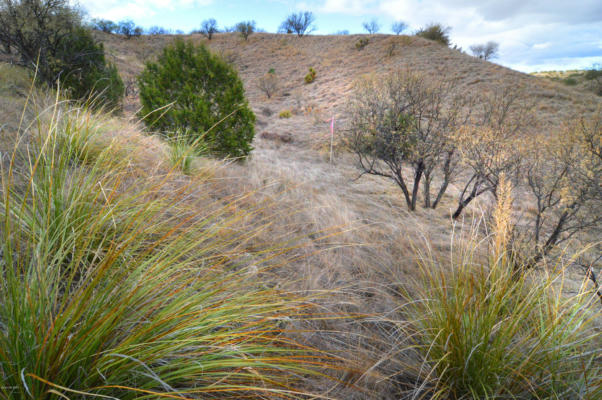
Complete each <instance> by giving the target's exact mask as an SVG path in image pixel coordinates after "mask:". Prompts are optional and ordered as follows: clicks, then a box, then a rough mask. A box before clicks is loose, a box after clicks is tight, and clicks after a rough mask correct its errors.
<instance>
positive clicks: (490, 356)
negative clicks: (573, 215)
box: [407, 194, 602, 399]
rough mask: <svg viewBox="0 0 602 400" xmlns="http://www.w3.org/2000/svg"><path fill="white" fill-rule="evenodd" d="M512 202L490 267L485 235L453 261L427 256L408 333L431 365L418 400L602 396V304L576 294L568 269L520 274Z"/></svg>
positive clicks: (501, 209) (499, 214)
mask: <svg viewBox="0 0 602 400" xmlns="http://www.w3.org/2000/svg"><path fill="white" fill-rule="evenodd" d="M505 196H506V198H507V196H509V194H506V195H504V194H502V195H500V196H499V198H500V205H499V206H498V210H496V213H495V218H494V220H495V222H494V226H493V232H494V233H493V235H492V239H491V242H486V243H488V248H489V252H490V255H489V257H488V261H487V260H484V259H483V257H482V255H481V257H479V256H477V254H478V252H477V249H478V248H479V244H478V243H477V242H476V240H477V239H476V237H478V235H477V234H473V235H474V236H472V238H469V240H468V243H469V244H467V245H464V246H462V247H461V249H460V251H458V252H457V254H452V256H451V257H450V259H449V260H448V261H442V260H437V259H435V258H434V257H431V256H428V255H425V256H423V257H421V258H422V264H421V268H420V275H421V280H420V282H419V283H418V285H417V287H418V289H417V294H416V293H415V294H413V296H412V298H410V299H408V300H409V304H410V305H409V306H408V310H407V311H408V315H409V321H410V324H409V326H410V328H409V329H408V331H407V332H408V333H409V335H410V336H411V337H413V338H414V340H415V345H416V349H417V353H418V354H419V356H420V358H421V359H422V360H423V364H422V367H421V369H420V371H419V375H420V379H421V382H419V384H417V389H416V390H415V391H414V398H423V397H424V396H429V397H431V396H432V397H433V398H439V399H498V398H504V399H506V398H512V399H594V398H599V397H596V396H599V395H600V390H601V386H600V385H601V383H600V376H601V373H602V369H601V368H600V364H599V349H600V334H599V331H597V330H596V329H595V326H594V325H593V322H594V321H596V319H598V321H599V319H600V318H601V313H600V307H599V304H598V302H597V298H596V296H595V294H593V293H592V292H591V291H587V290H585V289H584V288H581V290H579V291H578V293H576V294H569V293H567V292H566V291H565V281H564V277H565V273H566V270H565V269H564V268H562V267H561V266H559V265H556V266H549V270H548V272H542V271H534V270H530V271H524V270H523V271H521V272H520V273H518V272H516V271H517V270H516V268H515V266H514V265H513V263H512V262H513V261H512V260H511V259H510V258H509V257H508V252H507V251H506V250H507V248H508V245H509V237H510V234H509V232H510V231H511V223H510V222H509V221H510V208H509V206H508V204H509V202H508V201H507V200H504V197H505ZM483 244H485V243H484V242H481V243H480V245H483ZM481 247H482V246H481ZM597 357H598V359H596V358H597Z"/></svg>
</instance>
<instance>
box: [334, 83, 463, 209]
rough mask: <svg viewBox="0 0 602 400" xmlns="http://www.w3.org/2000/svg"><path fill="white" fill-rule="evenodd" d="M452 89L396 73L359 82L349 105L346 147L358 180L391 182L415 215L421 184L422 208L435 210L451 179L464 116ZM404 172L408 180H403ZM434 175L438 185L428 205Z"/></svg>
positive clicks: (449, 84)
mask: <svg viewBox="0 0 602 400" xmlns="http://www.w3.org/2000/svg"><path fill="white" fill-rule="evenodd" d="M454 88H455V82H454V81H449V80H439V81H437V80H435V81H432V80H428V79H427V78H426V77H424V76H421V75H417V74H413V73H411V72H409V71H400V72H396V73H393V74H390V75H389V76H387V77H385V78H381V77H378V78H376V77H374V78H368V79H364V80H362V81H360V82H358V83H357V85H356V88H355V91H354V93H353V95H352V97H351V100H350V103H349V105H348V109H349V115H350V123H349V129H348V133H347V135H346V143H347V146H348V147H349V149H350V150H351V151H352V152H353V153H355V154H356V156H357V160H358V166H359V168H360V170H361V171H362V174H371V175H377V176H383V177H387V178H389V179H392V180H393V181H394V182H395V183H396V184H397V185H398V186H399V187H400V189H401V191H402V192H403V195H404V198H405V201H406V203H407V206H408V208H409V209H410V210H415V209H416V203H417V199H418V194H419V188H420V184H421V183H423V185H424V201H425V206H426V207H432V208H435V207H436V206H437V205H438V203H439V201H440V200H441V198H442V196H443V194H444V193H445V191H446V190H447V187H448V185H449V183H450V182H451V181H452V179H453V178H454V176H455V174H456V167H457V165H458V162H457V158H456V157H457V150H456V147H455V143H454V141H453V140H452V137H453V134H454V132H455V131H456V129H457V127H458V125H459V124H461V123H463V122H464V121H463V120H464V119H465V118H466V114H464V112H463V109H464V108H465V107H463V106H464V105H465V104H463V101H462V100H461V99H460V98H459V97H457V96H455V95H454ZM407 167H409V168H410V169H411V171H412V172H411V177H407V176H406V173H405V169H406V168H407ZM438 172H439V173H440V174H439V175H440V180H441V183H440V186H439V188H438V190H437V191H436V195H435V200H434V201H433V202H431V194H430V193H431V184H432V182H433V178H434V177H435V175H436V174H437V173H438Z"/></svg>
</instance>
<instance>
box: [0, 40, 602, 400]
mask: <svg viewBox="0 0 602 400" xmlns="http://www.w3.org/2000/svg"><path fill="white" fill-rule="evenodd" d="M99 35H100V37H101V38H102V40H103V41H104V42H105V46H106V49H107V50H108V51H109V53H110V54H111V55H112V56H113V57H114V60H115V61H116V63H117V65H118V68H119V69H120V72H121V73H122V75H123V77H124V80H125V81H126V82H128V83H129V84H130V85H129V89H130V96H129V97H128V99H127V104H126V106H127V107H126V110H127V112H128V113H133V112H134V111H135V110H136V109H137V104H138V103H137V98H136V93H135V76H136V74H137V73H138V72H140V71H141V70H142V68H143V64H144V61H145V60H149V59H152V58H153V57H155V56H156V55H157V54H158V53H159V52H160V51H161V49H162V47H163V46H164V45H165V44H167V43H169V41H171V40H173V37H172V36H145V37H140V38H132V39H130V40H125V39H123V38H122V37H120V36H116V35H104V34H99ZM190 38H191V39H192V40H195V41H198V42H204V43H207V44H208V45H209V46H210V47H211V48H212V49H213V50H214V51H217V52H220V53H221V54H222V55H223V56H224V57H225V58H227V59H229V60H230V61H231V62H232V63H234V64H235V65H236V66H237V67H238V69H239V71H240V73H241V76H242V78H243V80H244V82H245V85H246V88H247V92H248V95H249V99H250V103H251V105H252V107H253V108H254V110H255V112H256V113H257V115H258V126H257V137H256V140H255V142H254V146H255V151H254V152H253V153H252V157H251V158H250V159H249V160H247V161H246V162H245V163H232V164H228V163H222V162H219V161H210V160H206V159H197V160H195V162H194V163H195V167H194V168H193V170H194V172H193V174H192V176H185V175H183V174H182V175H178V176H177V182H180V181H182V182H184V184H185V185H186V186H187V187H190V188H191V192H190V195H189V196H186V198H185V202H186V204H188V203H190V205H191V206H193V207H196V208H204V207H207V210H204V213H207V214H212V211H213V208H215V207H217V206H216V204H222V202H223V203H224V204H226V207H227V210H228V211H231V212H232V213H238V212H239V211H240V210H250V215H248V216H246V217H244V218H240V220H238V221H236V223H233V224H232V226H227V227H226V228H227V230H228V232H237V233H244V232H250V234H249V236H250V237H248V238H247V239H246V240H244V241H239V242H236V243H232V245H233V247H234V248H233V249H231V248H227V250H228V253H227V254H225V255H224V256H225V257H228V258H231V259H232V260H233V263H235V264H236V265H244V266H246V267H247V268H248V270H249V271H248V273H249V276H250V277H253V276H255V275H257V274H258V272H257V270H256V269H254V266H255V264H256V261H258V259H260V258H271V253H269V252H267V254H268V256H265V255H264V254H265V253H266V249H270V250H273V249H274V247H278V246H285V247H288V248H289V251H288V252H287V253H286V255H285V256H282V257H281V254H279V252H278V251H276V255H274V257H273V259H270V260H269V261H270V262H271V264H270V267H271V268H269V270H270V271H269V272H270V274H266V275H265V276H263V275H261V278H262V279H263V281H262V284H263V285H266V286H270V287H275V288H277V289H281V290H283V291H286V290H295V291H297V292H301V293H303V294H307V293H309V294H312V295H314V294H316V293H317V294H318V298H317V299H314V300H313V302H314V304H315V305H316V306H317V307H316V308H317V310H318V312H320V313H321V314H320V315H318V317H317V318H315V320H311V319H310V320H307V321H296V322H291V323H290V325H288V326H287V328H291V327H292V329H293V330H294V331H295V332H296V334H295V338H296V339H299V340H300V341H301V342H302V343H304V344H308V345H312V346H315V347H317V348H319V349H321V350H322V351H323V352H324V353H325V354H327V355H331V356H339V357H343V358H344V359H345V362H344V363H341V364H337V368H333V369H330V370H326V371H325V372H326V373H328V374H330V375H334V376H335V377H336V378H337V379H339V380H340V381H334V382H333V381H332V380H329V379H324V380H321V379H316V378H311V379H308V380H306V381H302V384H301V388H302V389H307V390H309V391H311V392H314V393H317V394H321V395H324V396H327V397H332V398H341V399H366V398H373V399H389V398H390V399H399V398H406V397H407V398H410V397H411V395H416V396H427V394H426V393H425V392H423V391H422V389H426V390H428V389H429V388H432V387H433V386H432V385H433V384H434V383H436V380H437V378H436V377H434V376H435V375H436V373H435V372H434V371H435V370H434V368H435V367H433V365H432V364H429V363H428V362H425V363H424V364H423V363H422V361H423V360H422V359H420V357H419V356H418V355H417V353H416V352H415V351H414V349H413V347H412V346H413V345H415V344H416V343H417V340H419V339H416V338H415V337H414V338H411V339H410V338H408V336H407V333H408V331H406V330H405V328H406V326H407V324H406V318H407V316H406V314H405V309H404V307H405V305H406V304H407V298H404V297H403V295H401V294H402V293H403V292H404V291H410V292H411V291H412V285H413V283H414V281H415V279H416V276H417V270H418V264H420V261H418V260H417V258H418V257H419V255H417V252H420V253H422V255H424V256H426V257H428V256H429V253H432V255H433V256H434V257H435V258H437V257H441V258H442V259H443V258H444V259H445V260H446V261H445V262H442V265H444V266H445V267H447V266H449V267H452V268H453V267H454V264H453V261H455V259H453V260H452V257H450V244H451V243H452V242H454V241H455V240H457V238H458V237H460V236H462V234H464V233H466V232H468V231H470V230H471V228H474V226H471V224H472V221H471V217H474V218H475V220H478V219H479V218H480V217H481V216H482V214H481V212H480V207H487V206H488V202H487V201H482V202H477V203H476V204H475V205H474V206H473V207H471V210H470V211H471V213H468V214H467V216H466V221H467V222H466V223H464V224H461V223H460V224H454V223H453V222H452V221H451V220H450V218H449V210H450V208H451V207H453V206H454V205H455V199H454V197H453V196H454V195H455V194H457V192H458V188H454V187H452V188H451V189H450V195H449V196H447V197H446V198H445V199H444V201H443V202H442V205H441V206H440V207H439V209H437V210H425V209H422V208H420V209H418V210H417V211H416V212H414V213H410V212H408V211H407V209H406V207H405V204H404V203H403V202H402V200H401V196H400V191H399V189H398V188H397V187H396V186H394V185H393V184H391V183H390V182H388V181H386V180H383V179H380V178H378V177H371V176H364V177H362V178H361V179H357V177H358V171H357V169H356V168H355V167H354V164H353V160H352V158H351V157H350V156H349V155H348V154H346V153H345V152H344V151H339V152H335V154H334V159H333V160H332V162H331V160H330V153H329V144H330V137H329V121H328V120H329V118H330V117H331V116H332V115H334V116H335V117H336V119H337V123H336V127H337V129H339V127H340V126H341V125H343V124H344V122H345V113H344V109H345V102H346V97H347V95H348V93H349V92H350V91H351V88H352V84H353V82H354V80H355V79H356V78H358V77H359V76H361V75H363V74H374V73H382V72H386V71H392V70H394V69H396V68H411V69H412V70H417V71H418V72H422V73H424V74H427V75H429V74H432V75H434V74H437V75H441V74H445V75H447V76H449V77H450V78H457V79H458V80H459V81H460V86H459V88H460V89H459V90H465V91H467V92H469V91H483V90H491V89H494V88H496V87H497V86H498V85H500V84H509V85H513V86H516V87H517V88H520V87H523V90H525V91H527V92H528V93H529V94H530V95H531V96H532V97H534V98H537V99H540V100H541V104H539V116H540V119H542V120H543V121H544V122H545V123H546V124H548V125H554V124H559V123H560V122H561V121H562V119H563V118H564V117H565V116H568V115H570V114H571V113H572V112H573V111H577V110H582V111H583V112H587V113H593V112H597V110H599V109H598V108H597V107H599V106H600V99H598V98H597V97H595V96H593V95H589V94H584V93H581V92H578V91H574V90H572V89H571V88H567V87H563V86H562V85H559V84H557V83H554V82H548V81H545V80H541V79H539V78H536V77H531V76H528V75H525V74H521V73H519V72H516V71H512V70H509V69H506V68H503V67H500V66H497V65H494V64H490V63H487V62H484V61H482V60H478V59H476V58H473V57H470V56H467V55H465V54H461V53H459V52H457V51H454V50H450V49H448V48H445V47H442V46H440V45H438V44H436V43H432V42H429V41H426V40H424V39H420V38H414V37H406V36H399V37H393V36H385V35H374V36H366V35H352V36H326V37H320V36H309V37H303V38H297V37H294V36H287V35H272V34H255V35H252V36H251V37H250V38H249V41H248V42H246V41H243V40H242V39H241V38H240V37H238V36H237V35H235V34H220V35H216V36H215V37H214V39H213V40H212V41H210V42H209V41H207V40H206V39H204V38H202V37H201V36H195V35H193V36H190ZM360 38H368V39H369V42H368V44H367V45H366V46H365V47H364V48H363V49H361V50H358V49H357V47H356V43H358V40H359V39H360ZM309 67H313V68H314V69H315V70H316V72H317V77H316V80H315V82H313V83H311V84H305V83H304V80H303V78H304V76H305V75H306V73H307V72H308V69H309ZM271 68H273V69H274V70H275V72H276V74H278V76H279V78H280V82H281V83H282V87H281V89H280V91H279V92H278V93H277V94H276V95H275V96H273V98H272V99H267V98H266V97H265V95H264V94H263V93H262V92H261V91H260V90H259V89H258V88H257V86H256V82H257V80H258V79H259V77H261V76H262V75H264V74H265V73H266V72H268V71H269V70H270V69H271ZM20 90H23V89H20ZM2 91H4V93H3V92H2ZM12 91H13V87H12V85H8V84H7V85H6V87H4V86H2V87H0V100H2V101H4V98H5V97H6V100H5V103H6V104H8V105H11V107H12V108H11V107H6V108H5V109H1V110H0V112H2V111H4V112H7V115H8V111H10V116H6V117H5V118H6V119H7V120H8V119H10V120H11V121H13V122H15V121H18V120H19V112H18V111H19V109H18V107H16V106H14V104H15V101H14V99H12V98H10V96H8V95H7V94H6V93H8V92H10V93H12ZM11 96H12V94H11ZM15 96H16V95H15ZM283 110H290V111H291V114H292V117H291V118H279V116H278V114H279V113H280V111H283ZM110 122H111V123H110V124H106V126H105V127H104V128H103V132H104V131H105V130H106V133H103V134H104V135H106V136H107V137H111V138H117V140H118V141H119V142H120V143H122V144H123V151H122V152H120V153H119V154H118V155H124V154H127V157H128V158H132V160H133V164H134V165H136V166H137V167H140V169H141V170H142V171H144V172H145V173H149V174H152V173H153V172H152V171H154V170H155V169H159V168H165V169H169V167H168V165H169V161H168V157H167V156H166V155H167V154H168V153H169V146H168V144H167V143H165V142H163V141H162V140H160V139H159V138H158V137H155V136H152V137H148V136H145V135H144V134H143V132H142V129H141V127H140V125H137V124H136V122H134V123H130V122H127V121H123V120H120V119H111V121H110ZM13 125H15V126H14V127H13V128H15V129H16V126H17V125H18V123H15V124H13ZM9 128H10V125H9ZM9 128H7V127H6V126H4V128H3V129H7V130H8V129H9ZM10 129H12V128H10ZM134 155H135V157H134ZM128 161H129V160H128ZM145 167H146V168H145ZM140 176H141V177H144V176H145V174H143V173H141V174H140ZM142 179H144V178H142ZM177 182H176V183H177ZM176 183H173V186H174V187H176V188H177V187H178V186H177V184H176ZM169 184H170V185H172V183H169ZM166 190H169V188H166ZM233 198H234V199H237V201H236V202H235V203H231V204H229V203H228V200H229V199H233ZM174 214H176V215H174V218H177V213H174ZM170 215H171V214H170ZM220 216H221V215H218V217H220ZM230 228H232V229H230ZM454 232H455V233H454ZM229 244H230V243H229ZM460 253H461V251H460ZM454 255H456V253H454ZM462 256H464V254H460V257H462ZM478 256H479V255H478V254H477V255H476V256H475V258H477V259H478V258H479V257H478ZM575 278H576V280H578V281H581V278H582V275H578V276H576V277H575ZM463 322H464V321H463ZM496 324H497V321H496ZM291 325H292V326H291ZM534 331H535V332H537V330H536V329H535V330H534ZM519 342H520V340H519ZM477 347H478V346H477ZM477 347H475V349H476V348H477ZM552 352H553V351H552ZM469 358H470V357H469ZM431 368H433V370H432V372H433V374H432V375H431ZM343 383H346V384H349V385H344V384H343ZM417 388H418V389H417Z"/></svg>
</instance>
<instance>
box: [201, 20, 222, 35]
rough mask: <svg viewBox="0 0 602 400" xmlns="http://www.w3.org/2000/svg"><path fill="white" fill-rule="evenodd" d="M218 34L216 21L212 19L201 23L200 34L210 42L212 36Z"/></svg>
mask: <svg viewBox="0 0 602 400" xmlns="http://www.w3.org/2000/svg"><path fill="white" fill-rule="evenodd" d="M217 32H219V30H218V29H217V21H216V20H215V19H214V18H209V19H206V20H205V21H203V22H202V23H201V33H202V34H203V35H204V36H206V37H207V39H209V40H211V39H212V38H213V34H214V33H217Z"/></svg>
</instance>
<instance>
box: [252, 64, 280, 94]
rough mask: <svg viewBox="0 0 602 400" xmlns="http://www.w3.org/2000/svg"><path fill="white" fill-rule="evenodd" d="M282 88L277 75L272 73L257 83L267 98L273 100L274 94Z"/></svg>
mask: <svg viewBox="0 0 602 400" xmlns="http://www.w3.org/2000/svg"><path fill="white" fill-rule="evenodd" d="M279 86H280V80H279V79H278V76H277V75H276V73H274V72H272V71H270V72H268V73H267V74H265V75H264V76H262V77H261V78H259V81H258V82H257V87H258V88H259V90H261V91H262V92H263V93H264V94H265V95H266V96H267V98H268V99H269V98H271V97H272V96H273V95H274V93H276V91H277V90H278V88H279Z"/></svg>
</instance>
